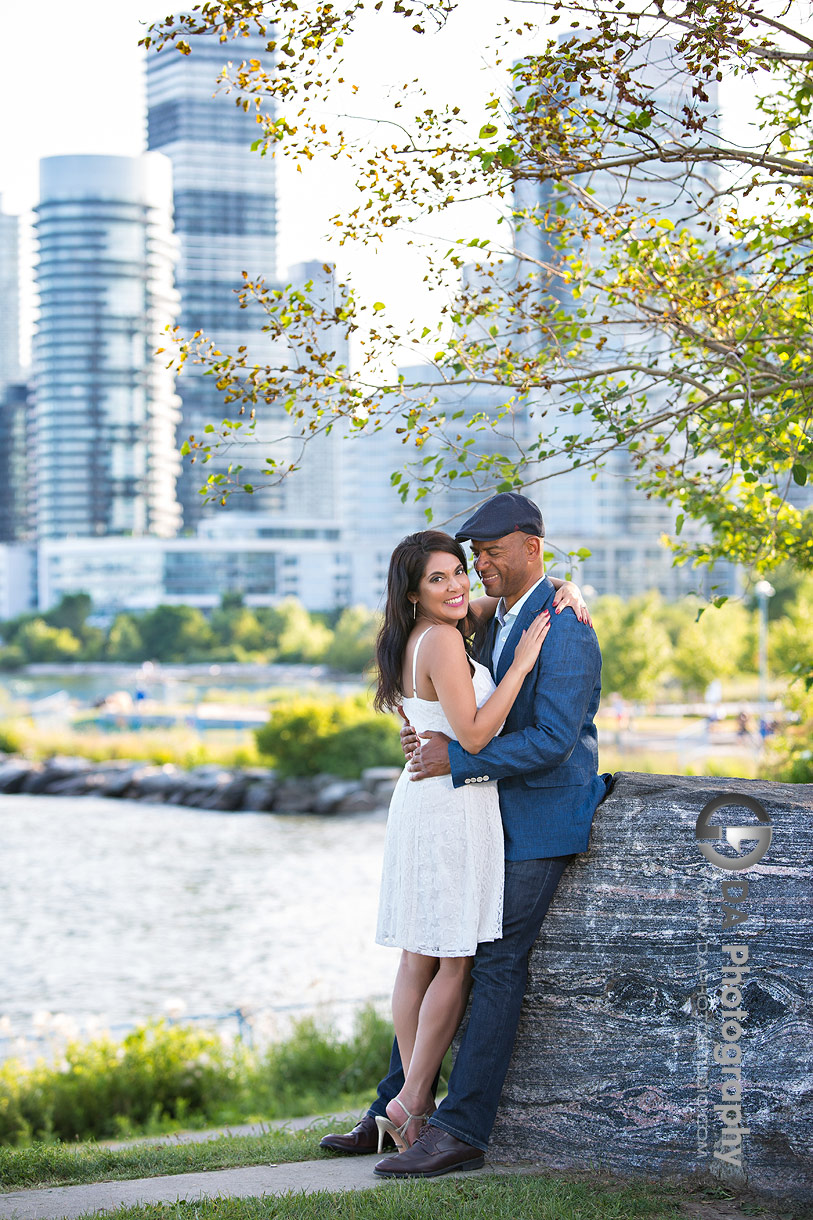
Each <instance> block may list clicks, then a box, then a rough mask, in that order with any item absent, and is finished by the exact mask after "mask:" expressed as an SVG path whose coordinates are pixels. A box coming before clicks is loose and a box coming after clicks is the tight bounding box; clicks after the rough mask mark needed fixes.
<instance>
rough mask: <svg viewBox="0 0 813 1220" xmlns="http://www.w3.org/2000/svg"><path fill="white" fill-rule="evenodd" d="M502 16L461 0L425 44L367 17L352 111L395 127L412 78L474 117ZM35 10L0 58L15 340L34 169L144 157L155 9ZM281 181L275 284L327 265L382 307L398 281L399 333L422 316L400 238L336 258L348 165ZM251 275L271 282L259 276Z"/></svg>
mask: <svg viewBox="0 0 813 1220" xmlns="http://www.w3.org/2000/svg"><path fill="white" fill-rule="evenodd" d="M167 7H169V6H167ZM501 7H502V8H506V9H510V0H464V8H465V11H464V12H461V13H458V14H456V16H455V18H454V19H453V20H452V21H451V22H450V24H449V28H448V29H447V30H446V31H444V32H443V33H442V34H441V35H440V36H436V35H433V36H432V37H425V38H423V39H419V37H418V36H417V35H415V34H413V33H412V32H411V31H410V30H409V28H408V23H405V22H404V21H402V20H400V19H399V20H396V19H394V18H390V19H388V20H387V21H382V19H381V18H380V17H379V18H377V19H375V20H374V21H373V22H371V23H370V25H369V28H367V29H362V30H361V33H360V36H359V37H358V38H357V39H354V40H353V54H352V56H351V60H350V71H351V72H355V74H356V76H355V77H354V78H353V79H359V80H361V81H362V82H363V90H362V93H361V94H360V95H359V97H358V103H359V110H360V111H361V110H362V108H363V113H365V114H379V115H380V114H384V113H385V112H387V111H389V112H390V113H392V114H393V116H394V117H397V112H396V111H395V110H393V109H392V107H391V101H390V99H389V96H388V95H389V92H390V88H391V85H392V82H393V81H395V80H398V81H400V80H401V79H402V78H403V79H404V80H406V79H411V78H414V77H416V76H420V78H421V80H422V82H423V83H425V84H428V86H429V87H430V89H433V88H435V89H436V91H437V96H438V98H441V97H444V98H445V97H446V96H448V95H451V96H454V98H455V100H456V101H457V102H458V104H460V102H462V103H463V105H464V106H466V105H468V106H471V108H472V113H474V112H475V111H478V112H479V107H478V106H477V101H478V99H480V98H482V99H483V100H485V96H486V94H487V92H488V88H489V86H490V85H491V84H493V82H494V81H495V80H496V79H497V78H496V76H495V74H494V73H493V72H490V71H488V69H487V67H486V64H485V60H484V46H485V44H486V42H487V41H488V40H489V39H490V36H491V32H492V31H493V28H494V15H495V12H499V9H500V8H501ZM34 11H35V14H36V15H35V17H33V18H32V19H31V20H30V21H28V22H27V23H26V24H25V26H23V24H22V22H19V23H18V28H17V39H16V47H17V50H16V53H15V54H14V55H10V56H8V57H7V62H6V65H5V67H4V71H3V73H2V74H0V196H1V197H2V206H3V210H4V211H6V212H10V213H13V214H17V215H19V216H20V217H21V219H22V222H23V229H22V284H21V289H22V298H23V330H24V335H27V334H29V333H30V329H31V326H32V321H33V307H34V299H33V289H32V285H31V267H32V263H33V237H32V233H31V229H30V224H31V220H32V216H31V209H32V208H33V207H34V206H35V204H36V201H37V198H38V191H39V160H40V158H42V157H49V156H57V155H64V154H75V153H104V154H115V155H119V156H137V155H138V154H139V153H141V152H143V151H144V149H145V144H146V112H145V87H144V60H145V53H144V51H143V49H141V48H139V46H138V41H139V38H141V37H142V36H143V34H144V32H145V30H146V26H147V25H148V24H149V22H150V21H151V20H152V19H153V18H154V17H155V16H156V15H157V12H156V7H155V4H154V0H153V3H149V2H147V3H145V0H71V3H66V2H65V0H38V4H37V6H36V10H34ZM164 53H176V52H164ZM278 176H279V230H280V267H279V272H280V274H282V275H284V274H285V271H286V270H287V268H288V266H290V265H291V264H293V263H295V262H299V261H303V260H305V259H309V258H320V259H326V260H330V261H335V262H337V264H338V268H339V271H340V272H342V273H344V272H346V271H348V270H350V271H351V272H352V274H353V277H354V280H355V281H356V283H357V284H358V286H359V288H360V289H361V290H362V291H364V292H365V293H370V294H371V295H372V294H375V295H373V299H374V300H375V299H384V300H387V303H388V304H390V301H391V299H392V286H393V284H394V283H397V284H398V285H399V289H398V294H397V299H396V300H395V301H393V304H394V309H395V320H396V321H399V322H401V323H402V324H403V322H404V320H405V319H406V315H407V314H410V315H411V314H412V313H414V312H415V310H416V309H419V308H420V297H421V291H420V289H419V284H420V278H421V277H420V276H419V275H418V274H417V263H416V260H415V255H414V253H412V254H410V251H409V250H408V248H407V246H406V241H405V239H401V240H399V239H398V238H396V239H395V240H393V241H392V242H391V243H389V248H388V249H387V251H385V252H380V251H379V252H374V251H373V250H370V249H366V250H364V249H358V248H354V249H350V248H348V247H345V248H343V249H342V250H340V249H338V248H337V247H336V245H335V243H334V244H331V243H329V242H328V241H327V239H326V234H327V233H328V230H329V228H330V225H329V218H330V216H331V215H332V214H333V213H334V212H335V211H336V210H337V208H338V207H339V206H341V205H342V203H345V202H349V201H350V199H351V198H352V188H353V177H352V173H351V167H350V166H349V165H346V166H341V165H336V164H335V163H333V162H330V163H328V164H327V165H326V164H325V163H323V162H320V164H319V165H318V166H317V165H314V164H311V166H310V167H308V169H307V170H306V172H304V173H297V172H295V169H294V167H293V166H292V165H291V164H290V163H288V162H286V160H285V159H284V158H281V159H280V164H279V166H278ZM482 219H483V221H484V222H485V223H487V224H488V225H489V227H490V226H491V224H492V223H493V221H494V220H495V219H496V213H495V212H494V210H493V208H487V209H486V210H485V211H484V213H483V217H482ZM473 223H475V224H476V223H477V222H476V221H474V222H473ZM444 236H447V235H444ZM451 236H456V234H451ZM253 270H254V271H255V272H256V274H264V275H269V269H268V268H260V267H258V268H255V269H253ZM388 288H389V290H390V296H389V297H388V296H387V295H386V292H387V289H388ZM435 308H436V306H435ZM399 313H400V314H401V317H399V316H398V315H399ZM25 355H26V353H25V351H24V357H25Z"/></svg>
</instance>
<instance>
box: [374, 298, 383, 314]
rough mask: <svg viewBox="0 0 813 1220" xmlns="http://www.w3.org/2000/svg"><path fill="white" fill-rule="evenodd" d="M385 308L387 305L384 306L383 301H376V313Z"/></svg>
mask: <svg viewBox="0 0 813 1220" xmlns="http://www.w3.org/2000/svg"><path fill="white" fill-rule="evenodd" d="M384 308H385V305H384V302H383V301H376V302H375V303H374V305H373V309H374V310H375V311H376V313H378V311H379V309H384Z"/></svg>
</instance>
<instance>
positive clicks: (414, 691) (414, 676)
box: [412, 624, 434, 699]
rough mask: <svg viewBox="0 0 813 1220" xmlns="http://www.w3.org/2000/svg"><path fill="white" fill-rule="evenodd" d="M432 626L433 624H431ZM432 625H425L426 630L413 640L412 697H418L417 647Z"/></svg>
mask: <svg viewBox="0 0 813 1220" xmlns="http://www.w3.org/2000/svg"><path fill="white" fill-rule="evenodd" d="M433 626H434V624H433ZM431 630H432V627H427V628H426V631H424V632H422V633H421V634H420V635H419V636H418V638H417V640H416V641H415V651H414V652H413V654H412V698H413V699H417V697H418V681H417V664H418V649H419V648H420V646H421V640H422V639H423V637H424V636H425V635H428V634H429V632H430V631H431Z"/></svg>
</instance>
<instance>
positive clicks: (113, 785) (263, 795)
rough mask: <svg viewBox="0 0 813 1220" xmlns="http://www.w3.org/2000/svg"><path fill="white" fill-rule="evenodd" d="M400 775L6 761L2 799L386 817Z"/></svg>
mask: <svg viewBox="0 0 813 1220" xmlns="http://www.w3.org/2000/svg"><path fill="white" fill-rule="evenodd" d="M399 774H400V771H399V770H398V769H397V768H393V767H369V768H368V769H367V770H366V771H363V772H362V775H361V778H360V779H358V780H346V779H338V778H337V777H336V776H334V775H317V776H309V777H307V778H304V777H303V778H301V779H292V778H289V777H284V778H283V777H281V776H278V775H276V774H275V772H274V771H270V770H267V769H265V768H262V767H251V768H246V769H244V770H232V769H226V768H224V767H218V766H211V765H209V766H202V767H193V768H192V769H191V770H184V769H183V768H181V767H176V766H174V765H173V764H171V763H167V764H165V765H164V766H153V765H151V764H149V763H144V762H134V761H131V760H126V759H114V760H111V761H109V762H101V763H99V762H90V761H88V759H86V758H74V757H64V756H60V757H56V758H49V759H48V760H46V761H45V762H32V761H31V760H30V759H25V758H19V757H16V756H13V755H4V754H0V793H2V792H21V793H29V794H31V795H35V794H39V795H42V796H104V797H112V798H115V799H120V800H128V801H149V802H150V803H152V804H165V805H191V806H193V807H194V808H196V809H216V810H220V811H222V812H225V813H240V812H269V813H271V812H273V813H316V814H333V813H366V812H371V811H373V810H376V809H386V808H387V806H388V805H389V801H390V797H391V795H392V790H393V788H394V787H395V782H396V780H397V778H398V775H399Z"/></svg>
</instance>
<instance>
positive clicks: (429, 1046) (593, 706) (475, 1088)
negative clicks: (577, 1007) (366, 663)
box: [321, 493, 610, 1178]
mask: <svg viewBox="0 0 813 1220" xmlns="http://www.w3.org/2000/svg"><path fill="white" fill-rule="evenodd" d="M543 540H544V525H543V522H542V516H541V514H540V512H539V509H538V508H537V506H536V505H535V504H534V503H533V502H532V501H530V500H528V499H526V498H525V497H524V496H520V495H516V494H513V493H509V494H503V495H497V496H494V497H493V498H492V499H491V500H489V501H487V502H486V503H485V504H484V505H483V506H482V507H481V508H479V509H478V510H477V512H475V513H474V515H473V516H471V517H470V518H469V519H468V520H467V521H466V522H465V523H464V524H463V525H462V526H461V529H460V531H459V532H458V533H457V535H456V536H455V538H454V539H453V538H451V537H449V535H447V534H443V533H440V532H439V531H436V530H426V531H423V532H422V533H419V534H413V535H410V536H409V537H408V538H405V539H404V540H403V542H401V543H399V545H398V546H397V547H396V549H395V551H394V552H393V556H392V559H391V561H390V570H389V578H388V589H387V608H386V612H385V616H384V623H383V626H382V629H381V633H380V635H379V640H378V649H377V661H378V674H379V679H378V691H377V695H376V703H377V706H378V707H380V708H395V707H399V706H400V707H402V708H403V713H404V716H405V718H406V719H407V721H408V726H407V727H406V728H405V729H404V730H403V731H402V740H403V743H404V749H405V752H406V754H407V757H408V760H409V761H408V763H407V767H406V768H405V770H404V772H403V774H402V775H401V778H400V779H399V781H398V784H397V786H396V789H395V792H394V794H393V798H392V803H391V806H390V812H389V817H388V821H387V836H386V842H385V848H384V868H383V877H382V884H381V900H380V904H379V915H378V929H377V932H376V941H377V942H378V943H379V944H384V945H394V946H397V947H399V948H400V949H401V950H402V953H401V961H400V965H399V968H398V974H397V977H396V982H395V988H394V991H393V1000H392V1010H393V1021H394V1025H395V1041H394V1043H393V1048H392V1056H391V1059H390V1066H389V1071H388V1073H387V1075H386V1076H385V1077H384V1079H383V1080H382V1081H381V1082H380V1084H379V1086H378V1094H377V1097H376V1099H375V1101H374V1103H373V1105H372V1106H371V1107H370V1110H369V1111H368V1113H367V1114H366V1115H365V1116H364V1118H363V1119H362V1120H361V1121H360V1122H359V1123H358V1124H357V1126H356V1127H355V1128H354V1129H353V1131H351V1132H349V1133H348V1134H346V1135H326V1136H325V1137H324V1138H323V1139H322V1141H321V1144H322V1146H323V1147H325V1148H328V1149H330V1150H331V1151H334V1152H345V1153H363V1152H373V1151H375V1150H376V1148H377V1149H378V1151H379V1152H381V1151H382V1150H383V1149H384V1148H385V1147H391V1146H392V1143H394V1144H395V1147H396V1149H397V1152H398V1155H396V1156H388V1157H385V1158H384V1159H383V1160H382V1161H380V1162H379V1163H378V1164H377V1165H376V1167H375V1172H376V1173H377V1174H378V1175H379V1176H382V1177H405V1178H406V1177H436V1176H438V1175H440V1174H444V1173H449V1172H451V1171H452V1170H461V1169H476V1168H478V1167H479V1166H481V1165H482V1164H483V1160H484V1157H483V1153H484V1151H485V1149H486V1148H487V1146H488V1140H489V1136H490V1135H491V1129H492V1127H493V1125H494V1119H495V1117H496V1114H497V1107H498V1105H499V1100H500V1093H501V1091H502V1085H503V1081H504V1079H505V1074H506V1072H507V1070H508V1063H509V1060H510V1057H511V1050H512V1047H513V1043H514V1036H515V1034H516V1029H517V1024H518V1022H519V1015H520V1008H521V1005H522V998H523V994H524V992H525V986H526V981H527V968H528V956H529V954H530V951H531V948H532V947H533V944H534V941H535V940H536V938H537V936H538V934H539V930H540V927H541V925H542V921H543V919H544V918H545V914H546V912H547V909H548V906H549V904H550V901H551V899H552V897H553V894H554V892H555V890H556V886H557V884H558V882H559V880H560V878H561V876H562V874H563V872H564V870H565V868H566V866H567V864H568V863H569V862H570V860H571V859H572V858H573V856H574V855H575V854H577V853H578V852H582V851H585V850H586V848H587V842H588V838H589V834H590V826H591V823H592V819H593V814H594V812H595V809H596V807H597V805H598V803H599V801H601V800H602V798H603V797H604V796H605V795H606V792H607V787H608V784H609V779H610V777H609V776H600V775H598V773H597V760H598V749H597V741H596V730H595V726H594V723H593V719H594V716H595V713H596V710H597V708H598V702H599V695H600V690H601V685H600V677H601V654H600V652H599V647H598V642H597V640H596V636H595V633H594V631H593V629H592V625H591V623H590V617H589V614H588V612H587V608H586V606H585V605H584V603H583V601H582V600H581V596H580V594H579V591H578V589H577V588H576V587H575V586H574V585H571V584H569V582H561V581H554V580H552V579H551V578H549V577H547V576H546V575H545V568H544V541H543ZM464 541H470V542H471V547H472V553H473V555H474V567H475V570H476V572H477V574H478V576H479V577H480V580H481V582H482V584H483V587H484V588H485V591H486V596H485V597H483V598H479V599H477V600H475V601H470V599H469V577H468V573H467V563H466V557H465V554H464V552H463V549H462V546H461V543H462V542H464ZM470 990H471V1007H470V1012H469V1020H468V1023H467V1025H466V1028H465V1031H464V1033H463V1036H462V1039H461V1042H460V1047H459V1050H458V1053H457V1057H456V1060H455V1064H454V1068H453V1071H452V1074H451V1077H450V1080H449V1090H448V1094H447V1096H446V1097H445V1098H444V1099H443V1101H442V1102H441V1103H440V1105H439V1106H438V1107H436V1106H435V1090H436V1088H437V1081H438V1075H439V1071H440V1065H441V1062H442V1060H443V1057H444V1055H445V1053H446V1051H447V1050H448V1048H449V1046H450V1045H451V1042H452V1039H453V1037H454V1034H455V1032H456V1030H457V1027H458V1025H459V1023H460V1020H461V1018H462V1016H463V1013H464V1010H465V1008H466V1003H467V1000H468V998H469V992H470Z"/></svg>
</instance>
